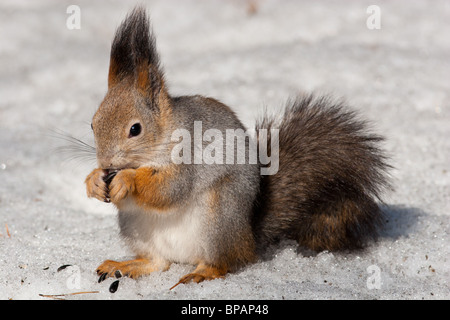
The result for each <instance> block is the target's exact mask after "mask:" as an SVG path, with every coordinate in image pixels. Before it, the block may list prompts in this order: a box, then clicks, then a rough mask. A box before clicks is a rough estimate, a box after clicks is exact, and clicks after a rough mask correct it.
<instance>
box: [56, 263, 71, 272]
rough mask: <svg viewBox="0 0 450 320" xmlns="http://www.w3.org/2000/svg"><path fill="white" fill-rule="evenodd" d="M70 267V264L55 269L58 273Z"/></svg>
mask: <svg viewBox="0 0 450 320" xmlns="http://www.w3.org/2000/svg"><path fill="white" fill-rule="evenodd" d="M70 266H72V265H71V264H65V265H63V266H61V267H59V268H58V269H56V272H60V271H61V270H64V269H65V268H67V267H70Z"/></svg>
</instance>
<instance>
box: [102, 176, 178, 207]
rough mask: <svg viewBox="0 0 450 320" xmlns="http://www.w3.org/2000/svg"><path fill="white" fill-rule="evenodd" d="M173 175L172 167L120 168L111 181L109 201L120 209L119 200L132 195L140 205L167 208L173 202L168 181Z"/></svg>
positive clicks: (169, 181)
mask: <svg viewBox="0 0 450 320" xmlns="http://www.w3.org/2000/svg"><path fill="white" fill-rule="evenodd" d="M174 176H175V168H174V167H168V168H164V169H160V170H155V169H153V168H149V167H142V168H138V169H124V170H121V171H119V173H118V174H117V175H116V176H115V177H114V179H113V180H112V181H111V185H110V197H111V201H112V202H113V203H114V204H116V205H117V206H118V207H119V209H120V201H121V200H123V199H125V198H126V197H128V196H129V195H132V196H133V197H134V200H135V201H136V203H137V205H139V206H141V207H145V208H151V209H159V210H164V209H168V208H169V207H170V206H171V205H172V203H173V199H172V194H171V192H170V183H171V180H172V179H173V177H174Z"/></svg>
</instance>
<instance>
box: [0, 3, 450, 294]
mask: <svg viewBox="0 0 450 320" xmlns="http://www.w3.org/2000/svg"><path fill="white" fill-rule="evenodd" d="M141 2H142V1H140V2H139V3H141ZM70 4H73V3H72V2H69V1H56V0H55V1H44V0H40V1H24V0H23V1H17V0H3V1H1V3H0V233H1V235H0V274H1V277H0V299H50V298H47V297H43V296H40V294H41V295H52V294H67V293H73V292H85V291H98V293H84V294H79V295H73V296H62V297H61V298H65V299H449V298H450V291H449V290H450V286H449V281H450V261H449V258H450V248H449V244H450V241H449V240H450V235H449V234H450V230H449V216H450V210H449V209H450V139H449V138H450V80H449V79H450V78H449V74H450V59H449V58H450V37H449V34H450V24H449V23H448V22H449V21H450V3H449V2H448V1H433V2H432V3H430V2H428V1H411V0H407V1H406V0H404V1H380V0H377V1H376V4H377V5H378V6H379V7H380V9H381V29H380V30H369V29H368V28H367V27H366V20H367V18H368V16H369V15H368V14H367V13H366V9H367V7H368V6H369V5H371V4H374V3H372V1H359V0H353V1H345V2H338V1H320V2H319V1H311V2H306V1H287V0H286V1H275V0H260V1H258V0H254V1H237V0H235V1H231V0H230V1H186V0H179V1H147V2H145V4H146V6H147V8H148V9H149V11H150V12H151V16H152V24H153V27H154V30H155V32H156V34H157V38H158V47H159V51H160V53H161V56H162V61H163V63H164V65H165V70H166V75H167V79H168V81H169V85H170V91H171V92H172V93H173V94H175V95H178V94H197V93H198V94H203V95H208V96H213V97H216V98H218V99H220V100H222V101H223V102H225V103H226V104H228V105H230V106H231V107H232V108H233V109H234V110H235V111H236V112H237V114H238V115H239V116H240V117H241V118H242V120H243V121H244V122H245V123H247V124H248V125H251V124H252V123H253V121H254V119H255V118H256V117H257V115H258V114H260V113H261V112H262V110H263V109H264V107H267V108H268V109H269V110H272V111H273V112H277V110H279V108H280V107H281V106H282V105H283V103H284V101H285V100H286V99H287V97H289V96H293V95H295V94H297V93H299V92H309V91H315V92H319V93H320V92H323V93H331V94H332V95H334V96H336V97H338V98H340V97H344V98H345V99H346V101H347V102H348V104H350V105H351V106H353V107H354V108H355V109H356V110H358V111H359V112H360V113H361V114H362V115H363V116H364V117H365V118H368V119H369V120H370V121H372V122H373V124H374V128H375V130H376V131H378V132H381V133H382V134H384V135H385V136H386V137H387V142H386V143H385V148H386V150H387V151H388V152H389V154H390V155H391V156H392V164H393V165H394V166H395V170H393V171H392V176H393V181H394V186H395V191H393V192H391V193H389V194H387V195H386V206H385V209H386V211H387V213H388V220H389V221H388V223H387V226H386V228H385V229H384V230H383V232H382V235H381V237H380V239H379V241H378V242H376V243H372V244H371V245H369V247H368V248H367V249H366V250H364V251H361V252H353V253H330V252H321V253H319V254H317V255H308V254H305V253H304V252H303V251H302V250H299V249H298V248H297V246H296V245H295V243H292V242H284V243H282V244H280V245H279V246H276V247H274V248H271V249H270V251H269V253H268V254H267V255H266V256H265V257H264V259H262V260H261V261H259V262H258V263H255V264H253V265H250V266H248V267H246V268H244V269H242V270H240V271H239V272H237V273H235V274H230V275H228V276H227V277H226V279H224V280H215V281H211V282H204V283H201V284H199V285H196V284H189V285H179V286H178V287H176V288H175V289H174V290H172V291H169V288H170V287H171V286H172V285H173V284H175V283H176V282H177V281H178V279H179V278H180V277H181V276H182V275H184V274H186V273H188V272H190V271H191V270H192V266H188V265H181V264H174V265H172V267H171V268H170V270H169V271H167V272H163V273H156V274H153V275H151V276H149V277H145V278H142V279H140V280H137V281H135V280H132V279H128V278H125V279H122V280H121V281H120V285H119V288H118V290H117V292H116V293H113V294H112V293H110V292H109V291H108V288H109V286H110V284H111V283H112V281H113V280H112V279H108V280H105V281H104V282H102V283H100V284H99V283H98V282H97V276H96V274H95V272H94V270H95V269H96V267H97V266H98V265H99V264H100V263H101V262H102V261H103V260H105V259H116V260H121V259H126V258H130V257H131V255H132V253H131V252H130V251H128V249H127V248H126V247H125V246H124V244H123V243H122V242H121V241H120V239H119V237H118V228H117V224H116V216H115V211H114V208H113V207H112V206H111V205H108V204H104V203H100V202H98V201H96V200H90V199H87V198H86V195H85V189H84V178H85V176H86V175H87V174H88V173H89V172H90V171H91V170H92V169H93V168H94V166H95V160H93V159H84V158H76V157H75V156H74V155H72V156H70V155H67V154H65V153H64V152H57V151H55V150H56V149H57V148H58V146H61V145H63V142H64V141H61V140H60V139H58V138H55V135H56V136H57V134H55V133H52V131H51V130H56V131H58V130H63V131H65V132H68V133H70V134H72V135H74V136H76V137H79V138H81V139H83V140H85V141H87V142H92V137H91V133H90V126H89V124H90V121H91V118H92V115H93V114H94V112H95V110H96V108H97V106H98V105H99V103H100V102H101V100H102V97H103V96H104V94H105V92H106V77H107V70H108V62H109V61H108V57H109V49H110V44H111V40H112V37H113V34H114V31H115V28H116V27H117V26H118V25H119V23H120V21H121V20H122V19H123V18H124V16H125V14H126V13H127V12H128V10H129V9H131V8H132V7H133V6H134V4H133V2H132V1H129V2H121V1H95V2H94V1H77V4H78V5H79V6H80V8H81V29H79V30H69V29H68V28H67V27H66V19H67V18H68V16H69V15H68V14H67V13H66V9H67V7H68V6H69V5H70ZM67 264H70V265H72V266H71V267H67V268H65V269H64V270H61V271H59V272H58V271H57V269H58V268H59V267H60V266H62V265H67Z"/></svg>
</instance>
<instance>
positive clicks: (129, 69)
mask: <svg viewBox="0 0 450 320" xmlns="http://www.w3.org/2000/svg"><path fill="white" fill-rule="evenodd" d="M170 119H171V102H170V97H169V94H168V92H167V89H166V88H165V85H164V77H163V72H162V70H161V67H160V65H159V57H158V53H157V52H156V48H155V39H154V37H153V35H152V34H151V33H150V26H149V21H148V18H147V16H146V13H145V10H144V9H142V8H136V9H134V10H133V11H132V12H131V13H130V14H129V15H128V16H127V17H126V18H125V20H124V21H123V22H122V24H121V25H120V26H119V28H118V29H117V31H116V34H115V37H114V40H113V43H112V46H111V58H110V66H109V75H108V92H107V94H106V96H105V98H104V100H103V102H102V103H101V104H100V107H99V108H98V110H97V112H96V113H95V115H94V118H93V120H92V129H93V131H94V136H95V144H96V150H97V161H98V165H99V167H100V168H103V169H124V168H137V167H139V166H141V165H143V164H148V163H151V162H152V161H153V162H154V161H156V160H155V159H156V158H158V154H161V153H162V150H164V149H165V147H167V146H166V142H165V141H164V139H165V136H166V134H165V133H166V132H167V130H168V129H169V128H170V127H171V125H170Z"/></svg>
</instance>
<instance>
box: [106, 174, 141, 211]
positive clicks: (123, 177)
mask: <svg viewBox="0 0 450 320" xmlns="http://www.w3.org/2000/svg"><path fill="white" fill-rule="evenodd" d="M135 176H136V170H135V169H123V170H120V171H119V172H118V173H117V175H116V176H115V177H114V178H113V179H112V181H111V184H110V185H109V197H110V199H111V202H112V203H114V204H117V203H118V202H120V201H121V200H123V199H125V198H126V197H127V196H128V195H130V194H132V193H133V191H134V189H135V183H134V178H135Z"/></svg>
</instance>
